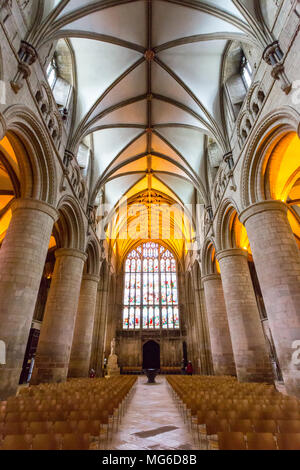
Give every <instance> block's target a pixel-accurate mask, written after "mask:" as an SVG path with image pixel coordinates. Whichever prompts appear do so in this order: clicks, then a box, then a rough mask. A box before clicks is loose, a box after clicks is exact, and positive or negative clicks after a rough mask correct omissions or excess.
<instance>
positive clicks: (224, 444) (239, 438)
mask: <svg viewBox="0 0 300 470" xmlns="http://www.w3.org/2000/svg"><path fill="white" fill-rule="evenodd" d="M218 442H219V449H220V450H246V442H245V438H244V434H243V433H242V432H221V433H218Z"/></svg>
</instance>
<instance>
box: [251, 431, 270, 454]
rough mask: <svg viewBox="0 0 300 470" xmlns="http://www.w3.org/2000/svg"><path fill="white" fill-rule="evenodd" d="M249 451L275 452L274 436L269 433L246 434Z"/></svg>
mask: <svg viewBox="0 0 300 470" xmlns="http://www.w3.org/2000/svg"><path fill="white" fill-rule="evenodd" d="M247 445H248V449H249V450H277V445H276V441H275V436H274V435H273V434H271V433H262V432H261V433H247Z"/></svg>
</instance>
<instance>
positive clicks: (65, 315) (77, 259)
mask: <svg viewBox="0 0 300 470" xmlns="http://www.w3.org/2000/svg"><path fill="white" fill-rule="evenodd" d="M55 256H56V263H55V267H54V273H53V278H52V281H51V287H50V290H49V294H48V299H47V304H46V308H45V315H44V321H43V325H42V329H41V335H40V339H39V344H38V349H37V355H36V360H35V367H34V370H33V374H32V380H31V383H32V384H38V383H41V382H63V381H64V380H66V378H67V374H68V367H69V360H70V354H71V346H72V341H73V334H74V327H75V319H76V313H77V309H78V300H79V293H80V285H81V280H82V272H83V267H84V263H85V261H86V254H85V253H83V252H81V251H78V250H73V249H65V248H62V249H59V250H57V251H56V253H55Z"/></svg>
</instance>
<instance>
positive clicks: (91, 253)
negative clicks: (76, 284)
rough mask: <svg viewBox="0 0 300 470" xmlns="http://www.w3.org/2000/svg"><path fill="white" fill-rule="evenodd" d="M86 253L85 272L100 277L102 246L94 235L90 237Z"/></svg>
mask: <svg viewBox="0 0 300 470" xmlns="http://www.w3.org/2000/svg"><path fill="white" fill-rule="evenodd" d="M86 254H87V260H86V263H85V268H84V274H88V275H91V276H99V277H100V247H99V243H98V241H97V240H96V238H94V237H93V236H91V237H90V238H89V239H88V242H87V249H86ZM101 268H102V266H101Z"/></svg>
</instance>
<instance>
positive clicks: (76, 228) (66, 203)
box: [55, 196, 86, 252]
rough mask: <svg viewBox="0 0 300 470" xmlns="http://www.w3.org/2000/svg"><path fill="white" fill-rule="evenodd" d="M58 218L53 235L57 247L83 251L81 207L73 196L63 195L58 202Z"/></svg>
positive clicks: (83, 235)
mask: <svg viewBox="0 0 300 470" xmlns="http://www.w3.org/2000/svg"><path fill="white" fill-rule="evenodd" d="M57 209H58V212H59V215H60V217H59V220H58V221H57V223H56V225H55V237H56V239H57V246H58V247H59V248H72V249H74V250H80V251H82V252H84V251H85V246H86V237H85V232H86V230H85V223H84V219H83V216H82V211H81V208H80V206H79V204H78V202H77V200H76V199H75V198H73V197H72V196H64V197H63V198H62V199H61V200H60V201H59V203H58V207H57Z"/></svg>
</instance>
